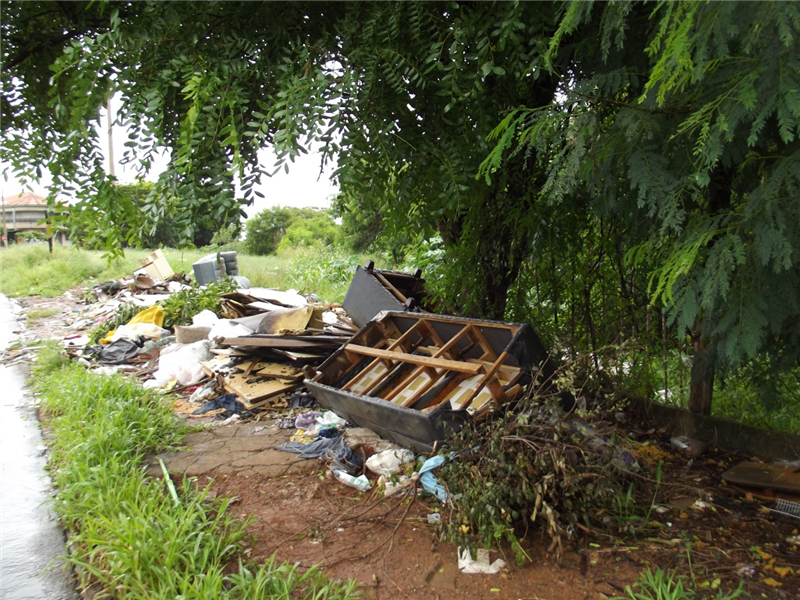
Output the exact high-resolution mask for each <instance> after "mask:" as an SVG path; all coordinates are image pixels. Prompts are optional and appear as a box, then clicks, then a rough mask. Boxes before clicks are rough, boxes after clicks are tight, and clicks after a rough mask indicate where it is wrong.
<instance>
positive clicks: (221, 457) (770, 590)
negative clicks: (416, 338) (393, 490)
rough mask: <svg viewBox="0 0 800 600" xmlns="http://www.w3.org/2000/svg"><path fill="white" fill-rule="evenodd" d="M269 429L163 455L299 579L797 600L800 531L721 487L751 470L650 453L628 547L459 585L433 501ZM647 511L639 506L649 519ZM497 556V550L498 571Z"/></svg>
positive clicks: (405, 594)
mask: <svg viewBox="0 0 800 600" xmlns="http://www.w3.org/2000/svg"><path fill="white" fill-rule="evenodd" d="M20 304H21V305H22V306H23V308H24V310H25V311H26V312H27V313H28V314H29V315H30V314H36V312H32V311H40V312H39V314H41V311H45V310H46V311H49V312H51V311H54V310H57V311H58V312H57V313H56V314H53V315H52V316H49V317H46V318H38V319H33V320H30V321H29V323H28V324H27V327H26V328H25V330H24V331H23V334H22V337H23V338H24V339H26V340H28V343H31V342H33V341H35V340H37V339H45V338H48V337H55V338H59V339H61V338H63V337H64V336H65V335H68V334H69V333H72V332H71V330H69V328H68V327H69V325H70V324H71V323H72V322H73V321H74V320H75V319H77V314H78V313H77V312H76V311H79V310H80V308H81V307H82V303H81V301H80V291H79V290H74V291H72V292H71V293H70V295H69V296H65V297H61V298H55V299H42V298H23V299H20ZM288 435H289V434H288V433H287V432H286V431H284V430H279V429H277V427H275V426H274V419H273V418H269V419H265V420H263V421H260V422H249V423H238V424H233V425H227V426H224V427H218V428H216V429H214V430H213V431H209V432H201V433H197V434H192V435H191V436H190V437H189V438H188V439H187V449H186V450H185V451H181V452H176V453H172V454H170V455H165V456H164V458H165V459H166V462H167V464H168V466H169V468H170V471H171V472H172V473H173V475H174V476H175V477H181V476H191V477H196V478H197V479H198V480H199V482H200V483H201V484H206V483H209V482H211V484H212V489H213V491H214V493H216V494H226V495H231V496H234V497H235V498H236V500H235V502H234V503H233V504H232V505H231V510H233V511H234V512H235V513H236V515H237V516H240V517H242V518H248V517H250V519H251V520H250V524H249V526H248V531H249V532H250V533H251V534H252V536H253V541H252V545H251V547H250V548H249V550H248V552H249V556H250V558H251V559H254V560H263V559H265V558H267V557H269V556H272V555H273V554H275V555H276V556H277V558H278V559H279V560H281V561H289V562H292V563H299V564H300V565H302V566H304V567H309V568H310V567H311V566H313V565H320V568H322V569H323V570H324V571H325V572H327V573H329V574H330V575H331V576H333V577H335V578H339V579H344V578H351V577H352V578H355V579H356V580H358V581H359V582H361V587H362V588H363V589H364V591H365V592H366V593H367V594H368V595H369V596H370V597H372V598H374V599H376V600H378V599H390V598H409V599H413V600H417V599H420V600H422V599H425V600H429V599H434V598H442V599H444V598H456V597H458V598H461V597H463V598H503V599H505V598H511V599H514V598H516V599H526V600H527V599H530V600H581V599H585V598H598V599H601V598H607V597H613V596H621V595H623V593H624V590H625V586H626V585H630V584H631V583H633V581H634V580H635V579H636V577H637V576H638V575H639V573H640V572H642V571H643V570H645V569H646V568H647V567H648V566H653V567H655V566H660V567H662V568H664V569H677V570H678V572H679V573H681V574H683V575H685V576H687V577H688V578H689V579H693V580H694V581H695V583H696V585H699V586H703V585H705V586H707V587H700V588H699V589H700V590H703V591H705V592H706V593H707V594H708V596H709V597H713V596H714V595H715V593H716V592H715V591H714V589H715V588H717V586H719V588H720V589H725V590H731V589H734V588H735V587H736V586H737V585H738V583H739V581H743V582H744V587H745V589H746V590H747V591H748V592H749V593H750V594H751V596H752V597H753V598H780V599H790V598H800V538H798V537H797V536H798V533H799V532H798V530H800V520H798V519H796V518H791V517H787V516H782V515H779V514H776V513H775V512H772V511H770V510H769V507H770V506H772V505H773V503H772V501H771V498H770V496H765V497H763V498H760V497H759V496H758V494H755V495H754V494H752V493H748V492H746V491H742V490H737V489H734V488H732V487H730V486H727V485H725V483H724V481H723V480H722V478H721V474H722V473H723V472H724V471H725V470H727V469H728V468H730V466H732V465H733V464H736V463H737V462H738V461H740V460H743V459H747V458H749V457H741V456H731V455H725V454H719V453H713V452H709V453H708V454H706V455H704V456H703V457H701V458H699V459H695V460H693V461H692V460H689V459H687V458H686V457H683V456H679V455H674V454H671V453H669V442H668V439H666V438H663V439H658V436H657V434H655V433H654V434H653V441H654V442H656V443H657V447H658V448H659V449H660V450H661V451H662V452H663V454H661V453H659V454H660V456H661V457H662V458H663V459H665V462H664V466H663V471H662V476H661V480H660V482H659V483H656V482H655V481H654V480H644V479H643V482H644V483H645V490H644V491H643V492H642V493H641V496H642V497H643V498H645V499H650V504H653V505H654V506H655V505H659V506H661V507H662V508H659V509H658V510H659V511H663V512H658V511H654V512H652V513H651V521H652V522H653V523H652V526H651V527H649V528H647V529H646V530H644V531H641V530H640V531H638V532H636V533H635V534H634V535H628V536H625V537H622V536H620V535H618V534H615V536H614V537H612V536H611V535H610V533H609V532H601V531H591V532H588V533H584V534H582V536H581V537H579V538H578V539H575V540H573V542H572V544H571V546H569V547H568V550H567V551H566V552H565V556H564V559H563V561H562V562H561V564H556V563H555V562H554V561H553V560H552V558H548V557H547V556H546V555H545V548H546V543H545V542H544V540H540V539H538V538H536V537H531V538H530V539H528V540H527V544H528V549H529V552H530V554H531V557H532V559H533V560H532V561H531V562H530V563H527V564H525V565H523V566H517V565H515V564H514V561H513V558H512V557H511V556H510V555H508V556H505V558H506V562H507V563H508V567H507V568H506V569H505V570H503V571H502V572H501V573H498V574H496V575H466V574H463V573H459V571H458V568H457V565H456V549H455V548H454V547H452V546H450V545H448V544H444V543H441V542H439V541H438V537H437V533H436V529H435V527H434V526H432V525H430V524H428V518H427V515H428V514H430V513H434V512H436V511H437V509H438V507H439V505H438V502H437V501H436V500H435V499H433V498H431V497H425V496H422V495H419V496H416V497H413V498H409V497H407V498H404V499H397V498H388V499H384V498H382V497H380V496H379V494H378V493H372V492H366V493H364V492H358V491H356V490H353V489H351V488H348V487H345V486H343V485H342V484H341V483H339V482H338V481H336V480H334V479H332V478H331V477H330V475H329V474H328V469H327V467H326V466H325V465H324V464H323V463H321V462H318V461H314V460H311V461H301V460H299V459H297V458H296V457H294V456H293V455H288V454H285V453H281V452H277V451H275V450H274V449H273V448H274V446H275V445H277V444H280V443H281V442H282V441H285V440H286V439H287V438H288ZM647 504H648V503H647V502H646V501H645V503H644V507H645V509H646V508H647ZM501 556H502V554H501V553H499V552H497V551H493V552H492V557H491V558H492V560H494V559H495V558H497V557H501Z"/></svg>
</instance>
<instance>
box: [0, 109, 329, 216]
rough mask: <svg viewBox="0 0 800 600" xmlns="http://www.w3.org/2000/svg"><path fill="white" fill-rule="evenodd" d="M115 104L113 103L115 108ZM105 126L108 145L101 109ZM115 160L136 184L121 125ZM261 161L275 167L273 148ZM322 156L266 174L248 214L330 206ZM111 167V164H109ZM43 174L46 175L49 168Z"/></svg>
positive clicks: (42, 190) (17, 186)
mask: <svg viewBox="0 0 800 600" xmlns="http://www.w3.org/2000/svg"><path fill="white" fill-rule="evenodd" d="M113 110H114V107H113V106H112V111H113ZM102 126H103V132H102V135H101V140H103V142H105V143H106V148H107V140H108V137H107V127H108V125H107V120H106V116H105V111H103V112H102ZM113 139H114V162H115V163H116V168H115V174H116V176H117V179H118V180H119V181H120V182H121V183H133V182H134V181H135V171H134V169H133V168H132V167H130V166H129V167H128V168H127V169H126V168H125V167H124V166H123V165H120V164H119V160H120V159H121V158H122V156H123V153H124V150H125V147H124V143H125V141H126V140H127V132H126V131H125V129H124V128H122V127H117V128H115V129H114V133H113ZM259 157H260V158H261V160H262V165H264V166H265V167H266V169H267V170H272V168H271V167H272V165H274V164H275V155H274V154H273V153H272V152H271V151H267V150H263V151H262V152H261V153H259ZM107 162H108V154H107V153H106V163H107ZM166 162H167V158H166V157H164V158H163V160H162V161H161V162H160V163H154V164H153V169H152V170H151V172H150V174H149V176H148V177H147V179H148V180H149V181H155V180H156V179H157V177H158V175H159V173H161V172H162V171H163V169H164V168H165V166H166ZM6 164H7V163H6V161H2V163H0V173H2V172H3V171H5V167H6ZM319 169H320V156H319V154H318V153H317V152H313V151H312V152H309V154H304V155H301V156H300V157H298V158H297V159H296V160H295V162H294V163H290V164H289V173H286V172H285V171H284V170H283V169H281V170H280V171H279V172H278V173H276V174H275V175H274V176H273V177H265V178H264V179H263V181H262V184H261V186H259V187H257V188H256V189H257V190H258V191H259V192H261V193H262V194H264V198H256V200H255V203H254V204H253V205H252V206H249V207H247V208H246V209H245V210H246V211H247V215H248V217H251V216H253V215H254V214H255V213H257V212H258V211H260V210H263V209H264V208H270V207H273V206H294V207H297V208H305V207H317V208H323V207H327V206H329V205H330V198H331V196H335V195H336V194H337V193H338V191H339V190H338V188H337V187H336V186H334V185H333V183H332V182H331V180H330V174H331V172H332V171H333V166H331V165H329V166H328V167H327V168H326V172H325V173H323V174H322V175H320V172H319ZM106 170H108V164H106ZM44 171H45V172H44V173H43V174H44V175H47V172H46V170H44ZM50 181H51V180H50V178H49V176H48V177H47V178H46V179H45V180H43V181H42V183H41V184H40V185H35V186H33V189H31V190H30V191H32V192H33V193H35V194H39V195H41V196H46V195H47V186H48V185H49V183H50ZM0 188H2V196H3V197H5V196H13V195H16V194H19V193H20V192H23V191H29V190H28V189H27V188H23V186H22V184H21V183H20V182H19V181H17V180H16V179H14V178H13V177H9V180H8V181H5V180H4V179H2V178H0Z"/></svg>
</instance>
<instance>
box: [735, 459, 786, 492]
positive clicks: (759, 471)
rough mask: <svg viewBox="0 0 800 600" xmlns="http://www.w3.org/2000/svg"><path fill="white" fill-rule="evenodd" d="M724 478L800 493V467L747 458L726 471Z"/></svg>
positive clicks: (736, 482) (749, 484)
mask: <svg viewBox="0 0 800 600" xmlns="http://www.w3.org/2000/svg"><path fill="white" fill-rule="evenodd" d="M722 478H723V479H724V480H725V481H727V482H729V483H735V484H737V485H743V486H747V487H755V488H763V489H769V490H781V491H786V492H794V493H800V467H784V466H783V465H773V464H768V463H758V462H753V461H749V460H746V461H744V462H741V463H739V464H738V465H736V466H734V467H732V468H731V469H729V470H727V471H725V472H724V473H723V474H722Z"/></svg>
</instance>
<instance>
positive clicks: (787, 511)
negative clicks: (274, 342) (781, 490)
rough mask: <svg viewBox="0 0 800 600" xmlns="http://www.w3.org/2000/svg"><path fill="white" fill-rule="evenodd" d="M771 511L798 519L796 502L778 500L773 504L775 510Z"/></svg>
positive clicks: (798, 505) (799, 511)
mask: <svg viewBox="0 0 800 600" xmlns="http://www.w3.org/2000/svg"><path fill="white" fill-rule="evenodd" d="M771 510H772V512H776V513H780V514H782V515H786V516H788V517H794V518H795V519H800V503H798V502H792V501H791V500H784V499H782V498H778V501H777V502H776V503H775V508H773V509H771Z"/></svg>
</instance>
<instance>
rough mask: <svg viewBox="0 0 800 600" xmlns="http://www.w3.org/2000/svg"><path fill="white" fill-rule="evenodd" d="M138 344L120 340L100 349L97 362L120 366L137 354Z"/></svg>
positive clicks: (124, 339)
mask: <svg viewBox="0 0 800 600" xmlns="http://www.w3.org/2000/svg"><path fill="white" fill-rule="evenodd" d="M139 348H140V346H139V344H137V343H136V342H135V341H133V340H129V339H128V338H122V339H119V340H117V341H115V342H111V343H110V344H106V345H105V346H103V347H102V348H100V354H99V357H98V358H99V360H100V362H101V363H105V364H107V365H121V364H123V363H126V362H128V360H129V359H131V358H133V357H134V356H136V355H137V354H138V353H139Z"/></svg>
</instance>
